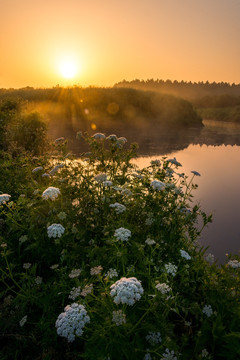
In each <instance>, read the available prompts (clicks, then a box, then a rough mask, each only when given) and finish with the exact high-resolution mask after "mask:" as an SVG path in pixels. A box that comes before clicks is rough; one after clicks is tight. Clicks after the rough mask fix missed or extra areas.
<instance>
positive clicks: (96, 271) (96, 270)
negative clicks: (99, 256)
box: [90, 266, 103, 276]
mask: <svg viewBox="0 0 240 360" xmlns="http://www.w3.org/2000/svg"><path fill="white" fill-rule="evenodd" d="M102 269H103V268H102V266H95V267H93V268H91V269H90V274H91V275H92V276H93V275H98V274H100V273H101V271H102Z"/></svg>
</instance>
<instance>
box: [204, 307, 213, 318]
mask: <svg viewBox="0 0 240 360" xmlns="http://www.w3.org/2000/svg"><path fill="white" fill-rule="evenodd" d="M202 312H203V314H205V315H207V317H210V316H211V315H212V314H213V310H212V307H211V305H205V306H204V308H203V309H202Z"/></svg>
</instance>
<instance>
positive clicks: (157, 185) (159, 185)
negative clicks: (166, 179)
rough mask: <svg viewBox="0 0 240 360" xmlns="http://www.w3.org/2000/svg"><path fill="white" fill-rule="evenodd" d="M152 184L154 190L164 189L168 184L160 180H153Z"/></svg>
mask: <svg viewBox="0 0 240 360" xmlns="http://www.w3.org/2000/svg"><path fill="white" fill-rule="evenodd" d="M151 186H152V188H153V189H154V190H164V189H165V186H166V184H165V183H163V182H162V181H159V180H153V181H152V182H151Z"/></svg>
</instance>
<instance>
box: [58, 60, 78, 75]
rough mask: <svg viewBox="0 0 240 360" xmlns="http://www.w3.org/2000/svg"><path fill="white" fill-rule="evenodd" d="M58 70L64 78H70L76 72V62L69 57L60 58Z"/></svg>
mask: <svg viewBox="0 0 240 360" xmlns="http://www.w3.org/2000/svg"><path fill="white" fill-rule="evenodd" d="M59 71H60V74H61V75H62V76H63V77H64V78H65V79H72V78H74V77H75V76H76V74H77V64H76V63H75V61H73V60H71V59H65V60H62V61H61V62H60V65H59Z"/></svg>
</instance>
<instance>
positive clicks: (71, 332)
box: [55, 303, 90, 342]
mask: <svg viewBox="0 0 240 360" xmlns="http://www.w3.org/2000/svg"><path fill="white" fill-rule="evenodd" d="M89 322H90V317H89V316H88V315H87V311H86V309H85V307H84V306H83V305H80V304H77V303H73V304H72V305H67V306H66V307H65V308H64V312H63V313H61V314H60V315H59V316H58V318H57V321H56V324H55V325H56V328H57V334H58V335H59V336H62V337H65V338H67V340H68V342H73V341H74V340H75V337H76V336H81V335H82V334H83V328H84V326H85V324H86V323H89Z"/></svg>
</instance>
